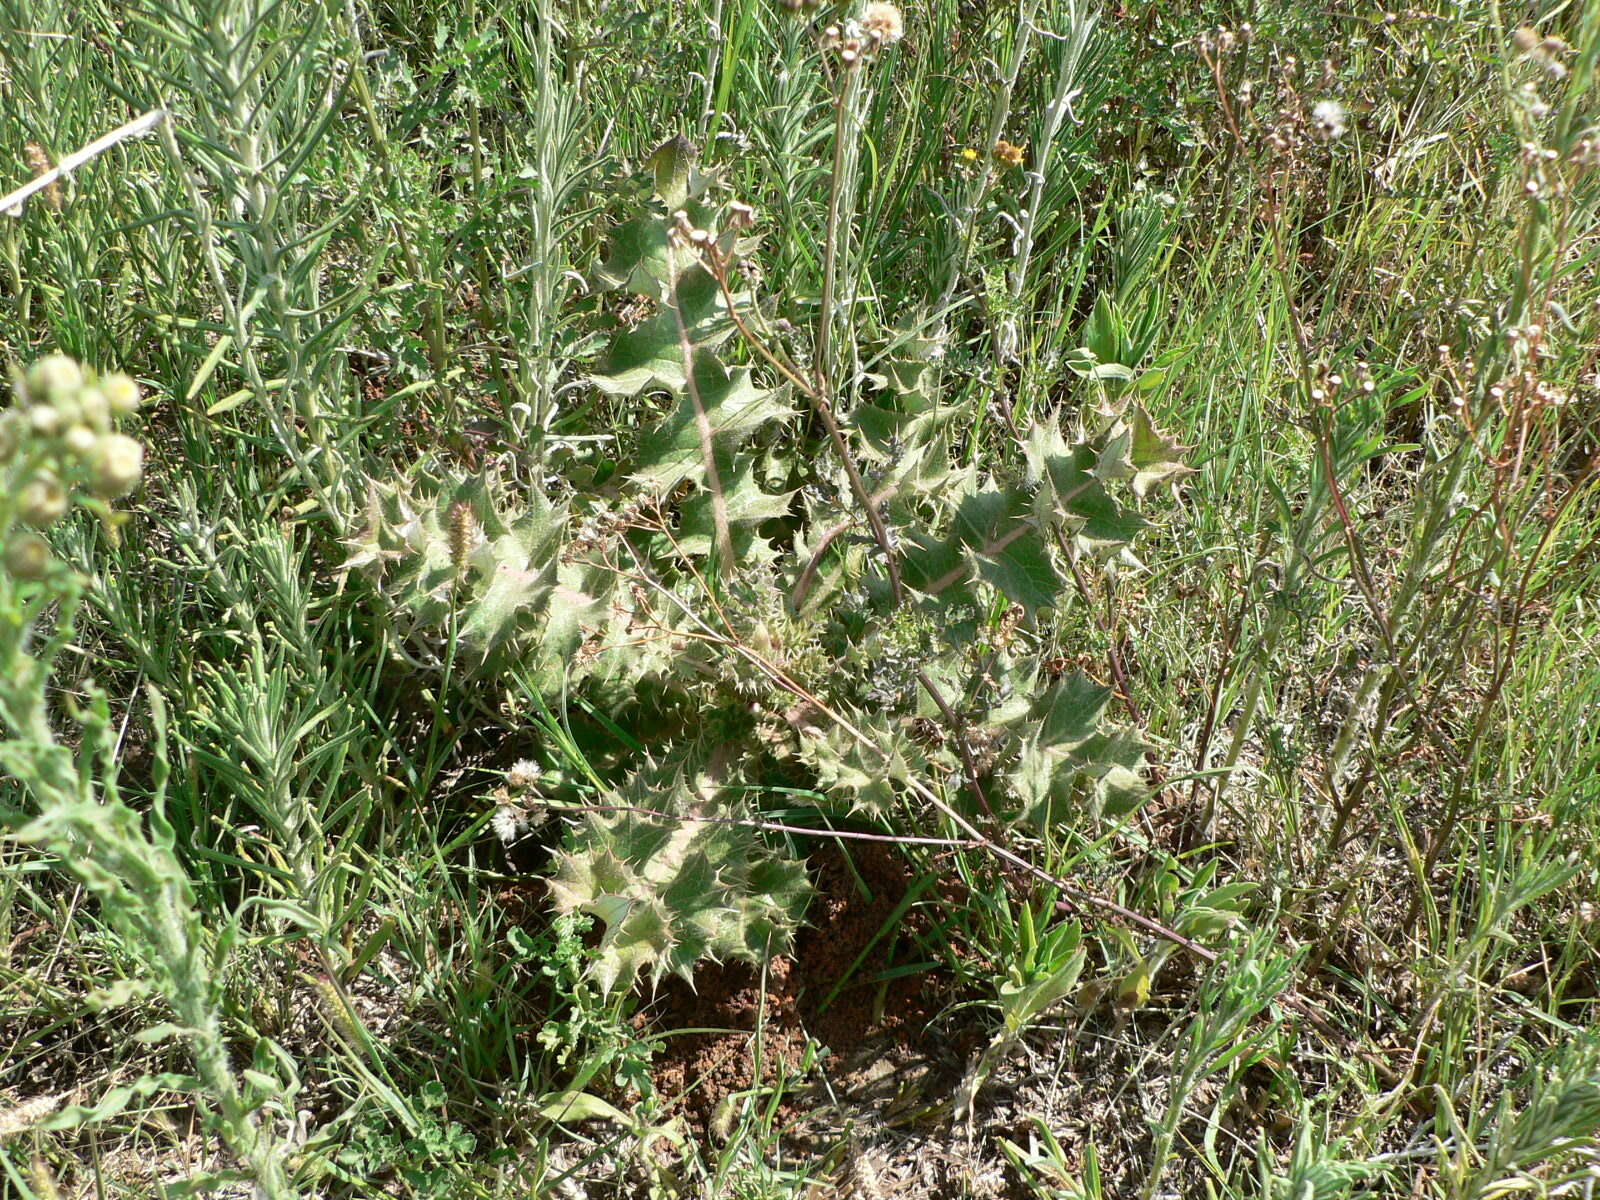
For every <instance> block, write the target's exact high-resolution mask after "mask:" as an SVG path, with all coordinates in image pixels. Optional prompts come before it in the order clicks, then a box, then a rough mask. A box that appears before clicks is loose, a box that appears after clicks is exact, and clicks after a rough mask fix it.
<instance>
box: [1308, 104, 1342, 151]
mask: <svg viewBox="0 0 1600 1200" xmlns="http://www.w3.org/2000/svg"><path fill="white" fill-rule="evenodd" d="M1347 120H1348V118H1347V116H1346V114H1345V111H1344V105H1342V104H1340V103H1339V102H1338V101H1337V100H1319V101H1317V104H1316V106H1315V107H1314V108H1313V109H1312V110H1311V128H1312V129H1313V130H1314V131H1315V132H1316V134H1317V136H1318V137H1320V138H1322V139H1323V140H1324V141H1332V140H1333V139H1334V138H1337V137H1343V136H1344V131H1345V129H1346V128H1347V127H1348V126H1347Z"/></svg>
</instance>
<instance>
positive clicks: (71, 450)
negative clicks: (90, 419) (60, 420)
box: [61, 425, 97, 458]
mask: <svg viewBox="0 0 1600 1200" xmlns="http://www.w3.org/2000/svg"><path fill="white" fill-rule="evenodd" d="M96 440H97V439H96V437H95V432H94V430H92V429H90V428H89V427H88V426H87V425H74V426H73V427H72V428H71V429H69V430H67V431H66V432H65V433H64V434H62V435H61V444H62V445H63V446H65V447H66V448H67V453H68V454H70V455H72V457H73V458H88V457H89V451H91V450H93V449H94V444H95V441H96Z"/></svg>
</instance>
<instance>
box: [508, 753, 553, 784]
mask: <svg viewBox="0 0 1600 1200" xmlns="http://www.w3.org/2000/svg"><path fill="white" fill-rule="evenodd" d="M542 774H544V771H543V769H542V768H541V767H540V766H539V764H538V763H536V762H534V761H533V759H531V758H523V759H519V760H518V761H517V762H515V763H513V764H512V767H511V770H509V771H507V772H506V782H507V783H508V784H510V785H511V786H512V787H514V788H518V789H527V788H531V787H532V786H533V785H534V784H536V783H538V782H539V776H540V775H542Z"/></svg>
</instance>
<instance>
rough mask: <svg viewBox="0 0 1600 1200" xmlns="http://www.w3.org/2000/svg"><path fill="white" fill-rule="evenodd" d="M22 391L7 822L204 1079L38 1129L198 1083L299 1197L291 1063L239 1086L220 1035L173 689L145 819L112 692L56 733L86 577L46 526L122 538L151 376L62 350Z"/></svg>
mask: <svg viewBox="0 0 1600 1200" xmlns="http://www.w3.org/2000/svg"><path fill="white" fill-rule="evenodd" d="M12 390H13V395H14V402H13V404H12V405H11V406H10V407H9V408H7V409H6V410H5V411H4V412H0V543H3V545H4V564H3V569H0V776H3V777H4V780H5V782H4V783H3V784H0V828H3V829H4V831H5V832H7V833H8V834H9V835H10V836H11V837H12V838H14V839H15V840H17V841H19V842H23V843H27V844H30V845H34V846H37V847H39V848H41V849H42V850H43V851H45V852H47V853H49V854H51V855H53V856H54V857H55V859H56V861H57V863H58V865H59V867H60V869H61V870H62V871H63V872H64V873H66V874H67V875H69V876H71V877H72V878H73V879H74V880H75V881H76V882H77V883H78V884H79V885H81V886H82V887H84V888H85V889H86V890H87V891H88V892H89V893H90V894H91V895H93V896H94V897H95V899H97V900H98V901H99V903H100V905H101V910H102V912H103V914H104V916H105V918H106V919H107V920H108V921H109V922H110V924H111V925H112V926H113V927H115V928H116V929H117V931H118V933H119V934H120V935H121V936H122V937H123V938H124V939H125V940H126V943H127V944H128V945H129V946H130V947H133V948H134V949H135V950H136V952H137V953H139V954H140V955H141V956H142V957H143V959H144V962H145V967H146V970H147V971H148V972H149V977H148V979H146V980H143V981H137V982H136V984H135V985H134V986H133V987H132V988H128V987H126V986H124V987H123V988H122V989H121V993H123V994H122V996H121V999H120V1001H119V1000H117V999H115V998H111V999H109V1000H108V1001H107V1002H109V1003H116V1002H122V1003H125V1002H126V1001H127V999H129V998H132V997H133V996H134V995H138V994H145V993H149V992H152V991H154V992H156V993H159V994H160V995H161V996H162V997H163V998H164V999H165V1000H166V1002H167V1003H168V1004H169V1005H170V1006H171V1008H172V1011H173V1015H174V1017H175V1018H176V1021H175V1023H173V1024H167V1025H162V1026H159V1027H157V1028H155V1029H152V1030H149V1031H147V1033H146V1035H145V1037H146V1040H151V1041H155V1040H162V1039H165V1038H169V1037H174V1036H178V1037H182V1038H183V1039H184V1040H185V1041H186V1042H187V1043H188V1045H189V1049H190V1051H191V1053H192V1054H193V1057H194V1065H195V1070H196V1074H197V1077H198V1078H197V1079H194V1080H190V1079H186V1078H184V1077H180V1076H170V1075H163V1076H156V1077H146V1078H145V1079H142V1080H139V1081H137V1082H136V1083H135V1084H133V1085H130V1086H119V1087H116V1088H113V1089H111V1090H110V1091H108V1092H107V1093H106V1094H105V1095H104V1096H103V1097H101V1098H100V1100H99V1101H98V1102H97V1103H95V1104H93V1105H89V1106H74V1107H71V1108H67V1109H64V1110H62V1111H61V1112H59V1113H56V1114H54V1115H53V1116H51V1117H49V1118H47V1119H45V1120H44V1121H41V1122H40V1123H39V1124H38V1126H37V1127H39V1128H45V1129H50V1128H57V1129H61V1128H70V1127H71V1126H73V1125H75V1124H79V1123H82V1122H85V1121H92V1120H101V1119H104V1118H105V1117H107V1116H110V1115H113V1114H114V1113H115V1112H117V1111H118V1110H119V1109H120V1108H122V1107H123V1106H125V1105H126V1104H128V1103H129V1101H131V1100H133V1099H134V1098H136V1097H138V1096H147V1095H149V1094H150V1093H151V1092H152V1091H154V1090H157V1089H171V1088H185V1089H193V1090H195V1091H196V1093H197V1096H198V1098H199V1101H200V1104H201V1106H202V1109H204V1110H207V1111H208V1112H210V1113H212V1114H213V1115H214V1117H215V1120H216V1125H217V1128H218V1130H219V1131H220V1133H221V1134H222V1136H223V1138H224V1139H225V1140H226V1142H227V1143H228V1145H229V1146H230V1148H231V1149H232V1150H233V1151H234V1152H235V1153H236V1154H237V1155H238V1156H239V1157H240V1158H241V1159H242V1160H244V1161H245V1162H246V1163H247V1164H248V1165H249V1168H250V1170H251V1172H252V1174H253V1175H254V1178H255V1181H256V1183H257V1185H258V1186H259V1188H260V1190H261V1193H262V1194H263V1195H265V1196H268V1197H273V1198H277V1197H284V1196H289V1195H292V1194H293V1192H292V1189H291V1188H290V1186H289V1183H288V1181H287V1177H286V1174H285V1171H284V1162H283V1155H282V1151H281V1148H280V1147H278V1146H277V1145H276V1144H275V1142H274V1139H273V1138H272V1137H271V1136H270V1135H269V1134H268V1132H267V1131H266V1130H265V1129H264V1128H263V1127H262V1125H261V1124H260V1122H259V1119H258V1116H259V1113H260V1112H261V1110H262V1109H263V1107H265V1106H274V1107H278V1108H279V1109H280V1111H281V1108H282V1105H284V1104H285V1103H286V1097H287V1095H288V1088H287V1087H286V1085H284V1084H283V1083H282V1082H281V1080H280V1079H279V1077H278V1074H277V1070H276V1065H277V1064H278V1063H279V1062H280V1061H281V1060H280V1059H278V1058H277V1056H275V1055H272V1054H271V1053H268V1054H267V1055H265V1056H263V1055H259V1054H258V1055H257V1061H256V1063H255V1067H256V1069H255V1070H254V1071H252V1072H251V1074H250V1082H249V1083H247V1084H245V1085H243V1086H241V1084H240V1082H239V1081H238V1079H237V1078H236V1077H235V1075H234V1072H233V1068H232V1066H231V1065H230V1063H229V1060H228V1057H229V1056H228V1050H227V1047H226V1045H225V1043H224V1041H223V1035H222V1027H221V1023H220V1020H219V1017H218V1011H219V1010H218V983H217V980H218V975H219V969H220V967H221V965H222V961H223V958H224V957H225V954H226V946H227V938H226V937H223V938H218V937H216V936H214V935H212V934H210V933H208V931H206V930H205V929H204V928H203V927H202V925H201V921H200V917H199V915H198V913H197V912H196V910H195V907H194V899H193V895H192V891H191V888H190V883H189V878H188V876H187V874H186V873H185V871H184V869H183V866H182V864H181V863H180V862H179V861H178V858H177V855H176V854H175V853H174V849H173V845H174V839H173V832H172V828H171V826H170V825H168V823H167V820H166V816H165V812H164V807H163V799H164V795H165V784H166V776H167V757H166V745H165V719H164V714H165V708H164V705H163V703H162V700H161V697H160V695H159V694H158V693H156V692H155V691H154V690H153V689H152V690H151V692H150V705H151V711H152V717H153V724H152V728H153V733H154V736H155V745H154V751H155V753H154V756H153V757H154V764H155V765H154V770H153V779H152V783H153V796H152V805H151V808H150V810H149V812H148V814H146V815H145V816H144V817H141V816H140V814H139V813H137V812H135V811H134V809H133V808H131V807H130V806H129V805H128V804H127V803H126V802H124V800H123V799H122V793H121V789H120V787H119V783H118V771H117V759H116V753H115V748H116V736H115V733H114V730H113V726H112V718H111V712H110V706H109V703H108V701H107V697H106V694H105V693H104V692H103V691H102V690H100V689H99V688H97V687H95V686H93V685H92V684H91V685H89V686H88V688H87V693H88V695H87V701H86V702H85V703H84V704H83V705H82V706H81V707H77V708H75V709H73V710H71V711H69V713H68V714H67V715H68V717H69V719H70V720H71V721H72V722H73V724H74V726H75V728H73V729H72V730H71V732H70V733H58V731H57V728H56V726H57V723H58V722H59V720H60V717H59V716H57V715H56V714H54V713H53V712H52V707H51V699H52V693H51V690H50V687H49V683H50V676H51V671H52V668H53V666H54V662H55V659H56V656H57V655H58V654H60V653H61V651H62V650H63V649H64V648H65V647H66V646H68V645H69V644H70V643H71V641H72V636H73V630H74V618H75V616H76V613H77V608H78V604H79V601H80V598H81V595H82V589H83V580H82V578H81V577H80V576H79V574H78V573H77V572H76V571H74V570H73V569H72V568H71V566H69V565H68V564H66V563H64V562H62V561H61V560H60V559H58V558H57V557H55V555H54V554H53V553H52V552H51V549H50V545H49V543H48V542H47V541H46V540H45V536H44V535H45V532H46V531H48V530H49V528H50V527H51V526H52V525H55V524H56V523H57V522H59V521H61V520H63V519H64V518H66V516H67V514H68V512H69V511H70V510H71V509H72V508H73V507H75V506H76V507H79V508H83V509H86V510H88V511H89V512H91V513H93V514H94V515H95V516H96V517H98V518H99V519H100V520H101V521H102V522H103V524H104V526H105V528H106V530H107V531H108V532H109V533H110V534H111V535H112V536H115V534H116V530H117V528H118V526H119V525H121V524H122V523H123V521H124V520H125V519H126V514H124V513H119V512H116V511H114V510H113V509H112V508H111V502H112V501H113V500H116V499H118V498H120V497H123V496H126V495H128V494H129V493H130V492H132V491H133V490H134V489H135V488H137V487H138V485H139V481H140V477H141V474H142V472H143V459H144V447H143V446H142V445H141V444H140V443H139V442H138V441H136V440H135V439H134V438H132V437H130V436H128V435H127V434H124V433H120V432H118V431H117V429H116V422H117V421H118V420H119V419H120V418H123V417H126V416H129V415H131V414H132V413H133V412H134V411H135V410H137V408H138V407H139V400H140V395H139V387H138V385H137V384H136V383H135V382H134V381H133V380H132V379H130V378H129V377H128V376H126V375H121V374H108V375H103V376H98V375H96V374H95V373H93V372H91V371H87V370H85V369H84V368H83V367H81V366H80V365H79V364H78V363H77V362H75V361H73V360H72V359H70V358H66V357H64V356H60V355H55V356H51V357H48V358H44V359H40V360H39V361H37V362H35V363H34V364H33V366H32V367H31V368H30V369H29V370H28V371H27V372H26V374H22V375H15V374H14V376H13V381H12ZM112 995H113V993H108V996H112Z"/></svg>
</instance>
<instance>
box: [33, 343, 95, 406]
mask: <svg viewBox="0 0 1600 1200" xmlns="http://www.w3.org/2000/svg"><path fill="white" fill-rule="evenodd" d="M82 386H83V368H82V367H80V366H79V365H78V364H77V363H75V362H73V361H72V359H70V358H68V357H67V356H66V355H65V354H51V355H47V356H46V357H44V358H41V359H40V360H39V361H38V362H36V363H34V364H33V366H31V367H29V368H28V394H29V395H30V396H32V397H33V398H34V399H35V400H42V399H44V398H46V397H48V396H52V395H55V394H57V393H60V392H70V391H73V390H74V389H76V388H80V387H82Z"/></svg>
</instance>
